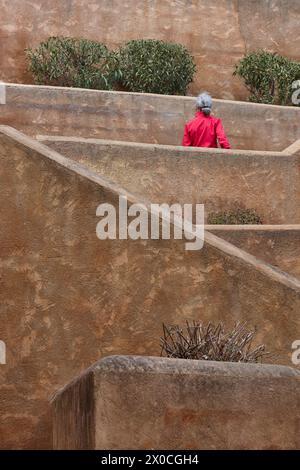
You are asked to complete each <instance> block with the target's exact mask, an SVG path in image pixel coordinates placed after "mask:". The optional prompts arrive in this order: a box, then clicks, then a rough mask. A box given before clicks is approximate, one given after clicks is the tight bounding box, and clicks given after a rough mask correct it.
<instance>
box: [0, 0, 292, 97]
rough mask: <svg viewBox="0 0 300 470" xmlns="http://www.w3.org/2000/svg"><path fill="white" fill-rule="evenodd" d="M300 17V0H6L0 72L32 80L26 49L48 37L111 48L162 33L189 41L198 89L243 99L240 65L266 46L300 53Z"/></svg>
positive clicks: (3, 76)
mask: <svg viewBox="0 0 300 470" xmlns="http://www.w3.org/2000/svg"><path fill="white" fill-rule="evenodd" d="M299 21H300V11H299V2H298V0H272V1H262V0H251V1H250V2H249V0H180V1H176V2H174V1H173V2H170V1H158V0H139V1H138V2H137V1H136V0H127V1H126V2H123V1H122V0H90V1H89V2H84V1H83V0H68V1H67V2H64V1H61V0H51V2H45V1H44V0H30V1H20V0H10V1H9V2H8V1H4V0H3V1H1V17H0V29H1V43H0V48H1V49H0V52H1V53H0V70H1V75H0V78H1V79H3V80H9V81H17V82H20V83H23V82H24V80H27V82H28V81H29V82H30V80H32V77H31V76H30V74H29V73H28V72H27V67H26V63H25V54H24V49H25V48H27V47H35V46H37V45H38V43H39V42H40V41H42V40H44V39H46V38H47V37H48V36H57V35H65V36H77V37H85V38H89V39H94V40H98V41H103V42H104V43H106V44H107V45H108V46H110V47H113V48H115V47H117V46H119V45H120V44H121V43H123V42H125V41H127V40H130V39H137V38H157V39H163V40H166V41H172V42H174V41H176V42H180V43H183V44H185V45H186V47H187V48H188V49H189V50H190V52H191V53H192V54H193V55H194V56H195V60H196V63H197V66H198V71H197V75H196V79H195V84H193V86H192V88H191V89H192V91H193V93H197V92H198V90H199V89H203V88H204V89H208V90H209V91H210V92H212V93H213V94H214V95H215V96H216V97H218V98H227V99H233V98H235V99H241V98H242V99H244V98H245V97H246V96H247V94H248V93H247V92H246V90H245V88H244V86H243V85H242V83H241V82H240V81H239V80H238V79H237V78H234V77H233V76H232V73H233V71H234V65H235V64H236V63H237V61H238V60H239V59H240V58H241V57H242V56H243V55H244V54H245V53H246V52H248V51H250V50H255V49H262V48H267V49H268V50H271V51H274V52H280V53H282V54H284V55H286V56H289V57H291V58H294V59H299V60H300V53H299V48H298V47H297V45H298V44H299V40H300V36H299Z"/></svg>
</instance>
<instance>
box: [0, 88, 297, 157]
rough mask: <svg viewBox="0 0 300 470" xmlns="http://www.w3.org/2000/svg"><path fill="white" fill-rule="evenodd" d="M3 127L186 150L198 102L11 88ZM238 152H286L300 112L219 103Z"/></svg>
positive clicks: (1, 116)
mask: <svg viewBox="0 0 300 470" xmlns="http://www.w3.org/2000/svg"><path fill="white" fill-rule="evenodd" d="M6 103H7V104H6V105H2V106H1V114H0V123H1V124H5V125H10V126H12V127H16V128H17V129H18V130H20V131H22V132H25V133H26V134H28V135H31V136H35V135H36V134H50V135H65V136H76V137H96V138H101V139H109V140H122V141H133V142H145V143H154V144H167V145H181V142H182V137H183V130H184V124H185V123H186V122H187V121H188V120H189V119H191V118H192V117H193V116H194V111H195V109H194V108H195V99H194V98H191V97H174V96H171V97H168V96H162V95H147V94H138V93H122V92H101V91H86V90H78V89H72V88H56V87H39V86H25V85H12V84H10V85H7V87H6ZM214 114H215V115H216V116H218V117H220V118H222V119H223V124H224V127H225V130H226V133H227V135H228V138H229V140H230V142H231V144H232V147H233V148H238V149H247V150H248V149H252V150H272V151H282V150H283V149H284V148H286V147H288V146H290V145H292V144H293V143H294V142H295V141H296V140H298V139H299V138H300V119H299V116H300V108H295V107H294V108H293V107H285V106H270V105H258V104H253V103H242V102H234V101H223V100H215V101H214Z"/></svg>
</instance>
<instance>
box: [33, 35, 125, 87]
mask: <svg viewBox="0 0 300 470" xmlns="http://www.w3.org/2000/svg"><path fill="white" fill-rule="evenodd" d="M26 54H27V57H28V60H29V70H30V71H31V72H32V74H33V76H34V78H35V81H36V83H38V84H42V85H56V86H65V87H79V88H93V89H99V90H110V89H112V87H113V84H114V83H115V81H116V80H117V79H118V78H119V76H120V72H119V69H118V60H117V56H116V54H114V53H112V52H110V51H109V50H108V49H107V47H106V46H105V45H104V44H101V43H99V42H96V41H89V40H87V39H76V38H68V37H50V38H49V39H47V40H46V41H45V42H42V43H41V44H40V45H39V46H38V47H37V48H36V49H35V50H34V49H27V50H26Z"/></svg>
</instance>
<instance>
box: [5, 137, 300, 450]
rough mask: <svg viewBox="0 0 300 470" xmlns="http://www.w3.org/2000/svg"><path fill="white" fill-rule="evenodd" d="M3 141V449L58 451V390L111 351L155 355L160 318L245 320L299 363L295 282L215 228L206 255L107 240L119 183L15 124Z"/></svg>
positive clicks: (299, 295)
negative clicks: (101, 213) (54, 398)
mask: <svg viewBox="0 0 300 470" xmlns="http://www.w3.org/2000/svg"><path fill="white" fill-rule="evenodd" d="M0 144H1V145H0V159H1V165H0V168H1V171H0V197H1V205H0V217H1V227H0V246H1V251H0V269H1V280H0V281H1V322H0V338H1V340H2V341H5V343H6V345H7V364H6V365H0V417H1V418H0V435H1V447H2V448H27V449H28V448H36V449H37V448H39V449H40V448H45V447H50V446H51V432H52V431H51V416H50V406H49V399H50V397H51V395H52V394H53V393H54V392H55V391H56V390H57V389H59V388H60V387H62V386H63V385H64V384H66V383H68V382H69V381H70V380H71V379H72V378H73V377H75V376H76V375H78V374H79V373H80V372H81V371H83V370H84V369H86V368H87V367H89V366H90V365H91V364H92V363H93V362H95V361H96V360H98V359H99V358H102V357H104V356H107V355H111V354H139V355H157V354H159V353H160V346H159V337H160V334H161V328H162V322H165V323H176V322H183V321H185V319H199V318H200V319H202V320H204V321H208V320H214V321H218V320H223V321H225V322H226V324H228V325H230V324H233V323H234V322H236V321H238V320H240V321H241V320H248V321H249V322H250V324H251V325H256V326H257V327H258V332H259V334H258V341H264V342H266V343H267V345H268V347H269V348H270V349H272V350H274V351H276V354H277V355H276V359H274V360H275V361H276V362H277V363H283V364H288V365H291V344H292V342H294V341H295V340H296V339H298V336H299V333H300V324H299V308H300V282H299V281H298V280H296V279H294V278H292V277H290V276H288V275H287V274H282V273H280V272H277V271H275V270H274V269H272V268H271V267H269V266H268V265H266V264H264V263H263V262H260V261H259V260H257V259H256V258H252V257H250V256H248V255H247V254H246V253H244V252H240V251H239V250H238V249H235V248H234V247H233V246H232V245H230V244H227V243H226V242H222V241H221V240H220V239H218V238H216V237H214V236H213V235H210V234H207V237H206V243H205V247H204V249H203V250H201V251H200V252H187V251H185V249H184V243H183V241H180V240H178V241H171V242H169V241H160V240H157V241H131V240H128V241H116V240H113V241H109V240H107V241H105V242H100V241H99V240H98V238H97V237H96V224H97V222H98V221H99V218H97V217H96V208H97V207H98V205H99V204H100V203H102V202H106V203H107V202H109V203H112V204H114V205H117V204H118V195H119V194H120V193H119V192H118V191H117V190H116V188H114V187H113V186H112V185H110V184H108V183H107V182H105V180H102V179H101V178H100V177H99V176H97V175H96V174H94V173H92V172H89V171H88V170H87V169H85V168H84V167H82V166H79V165H78V164H76V163H74V162H71V161H69V160H66V159H64V158H63V157H61V156H60V155H58V154H56V153H54V152H53V151H51V150H50V149H47V148H45V147H42V146H40V144H37V143H35V142H34V141H32V140H29V139H27V138H26V137H22V136H20V135H19V134H18V133H15V132H14V131H13V130H7V129H4V128H2V133H1V134H0ZM131 200H132V201H134V200H135V199H134V198H131Z"/></svg>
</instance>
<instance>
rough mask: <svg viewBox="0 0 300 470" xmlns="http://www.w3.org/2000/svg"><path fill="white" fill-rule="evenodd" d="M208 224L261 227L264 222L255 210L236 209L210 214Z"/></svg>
mask: <svg viewBox="0 0 300 470" xmlns="http://www.w3.org/2000/svg"><path fill="white" fill-rule="evenodd" d="M207 223H208V224H209V225H261V224H262V220H261V218H260V216H259V215H258V214H257V213H256V211H255V210H254V209H234V210H231V211H225V212H212V213H210V214H209V215H208V220H207Z"/></svg>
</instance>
